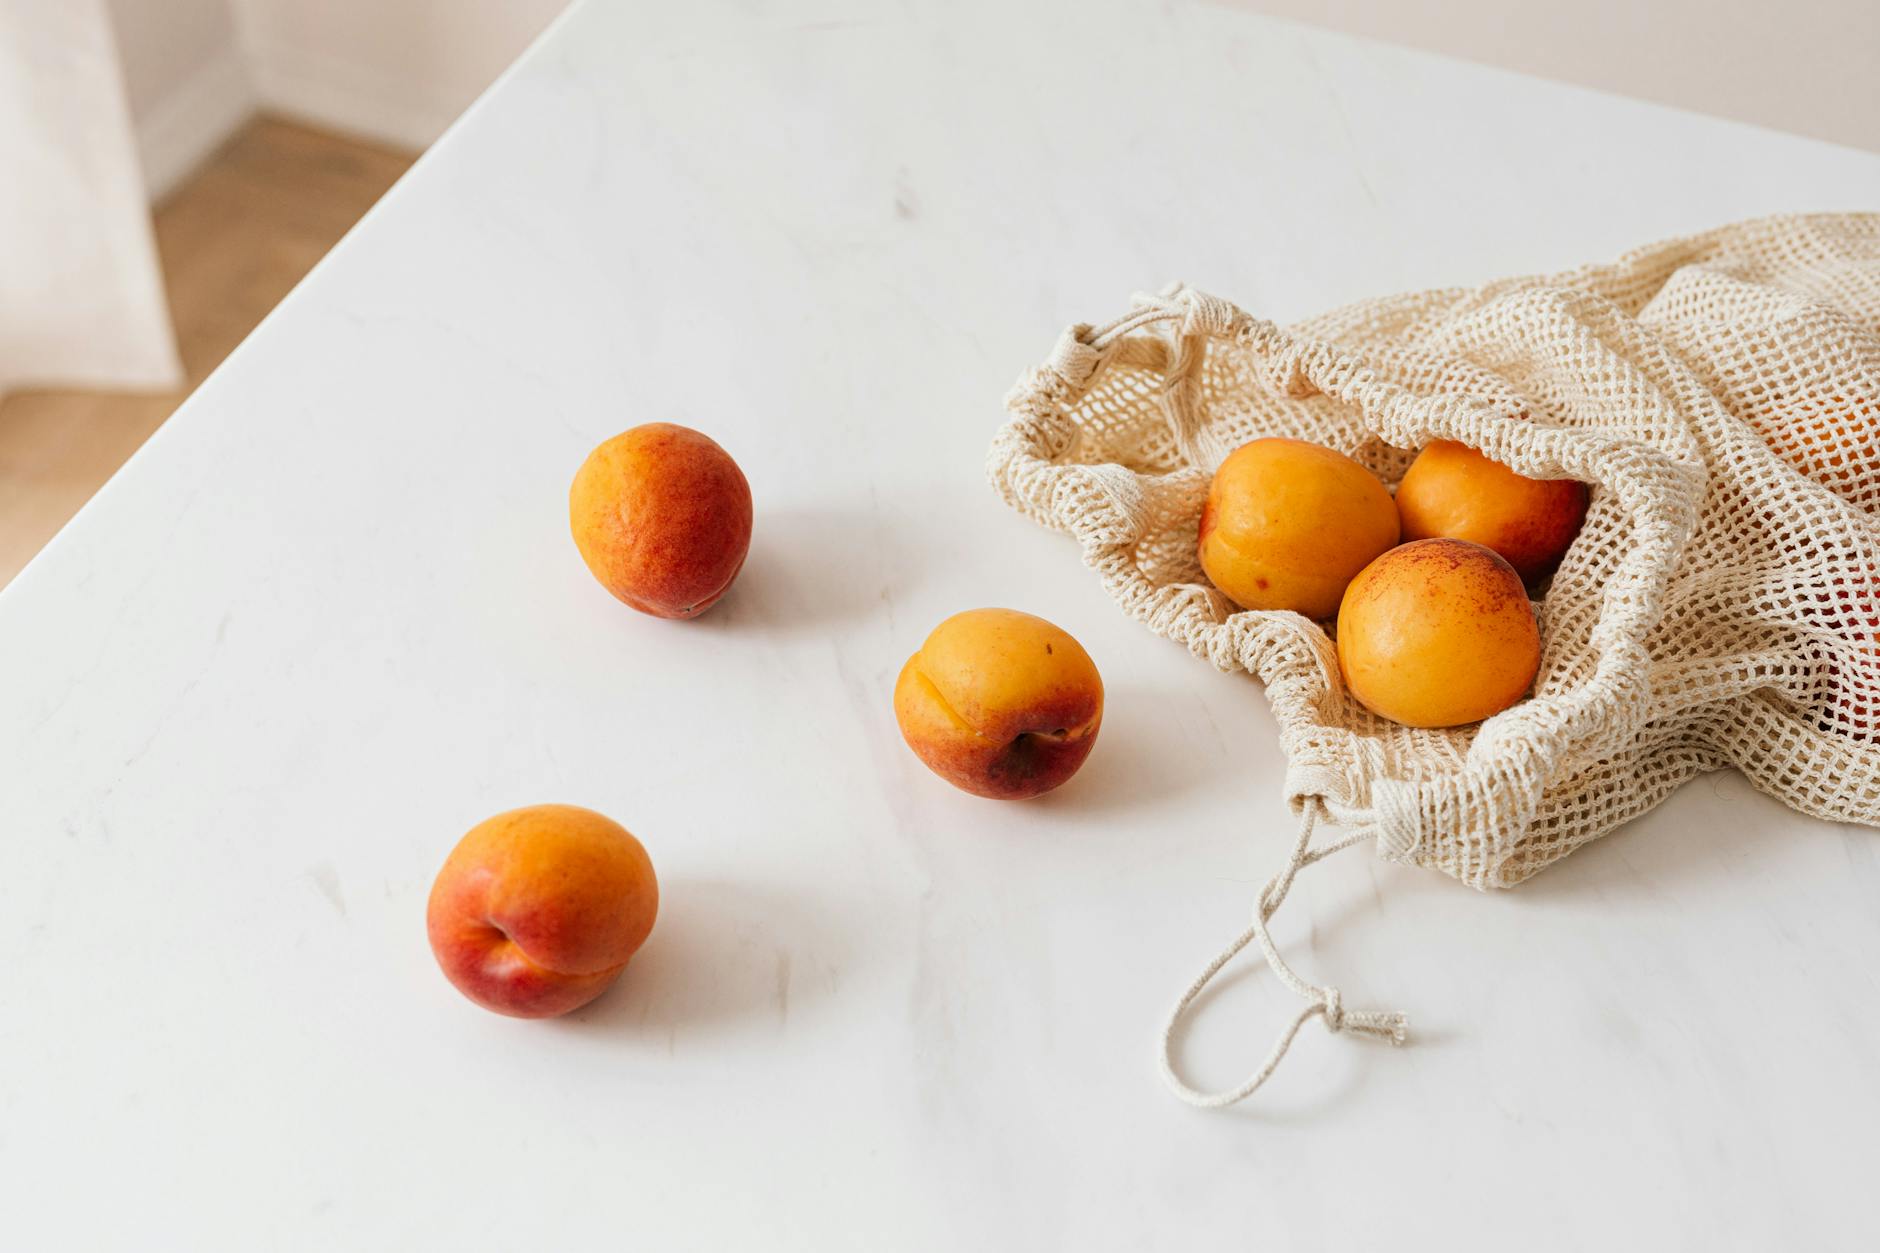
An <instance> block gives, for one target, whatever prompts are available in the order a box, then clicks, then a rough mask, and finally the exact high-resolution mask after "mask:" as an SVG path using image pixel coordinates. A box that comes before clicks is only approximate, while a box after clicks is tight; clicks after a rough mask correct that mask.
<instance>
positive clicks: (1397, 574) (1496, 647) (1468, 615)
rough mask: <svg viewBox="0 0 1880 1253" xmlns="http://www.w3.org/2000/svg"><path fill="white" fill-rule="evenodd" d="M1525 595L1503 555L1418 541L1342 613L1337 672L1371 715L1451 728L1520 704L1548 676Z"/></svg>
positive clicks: (1382, 564)
mask: <svg viewBox="0 0 1880 1253" xmlns="http://www.w3.org/2000/svg"><path fill="white" fill-rule="evenodd" d="M1540 661H1541V637H1540V630H1539V628H1537V627H1536V626H1535V624H1534V607H1533V606H1532V605H1531V604H1530V603H1529V602H1528V598H1527V589H1526V588H1525V587H1524V586H1523V585H1522V583H1521V576H1520V575H1518V574H1516V573H1515V570H1514V567H1513V566H1511V565H1509V564H1508V563H1507V561H1505V560H1504V559H1503V558H1502V557H1501V556H1500V555H1499V554H1497V553H1496V552H1494V551H1493V550H1492V549H1489V548H1485V547H1483V546H1482V545H1480V544H1472V543H1470V542H1468V541H1467V540H1457V539H1425V540H1415V541H1413V542H1411V543H1408V544H1405V545H1403V546H1402V547H1399V548H1393V549H1391V550H1390V551H1389V552H1387V553H1385V554H1384V555H1383V556H1382V557H1379V558H1378V559H1377V560H1376V561H1373V562H1372V563H1371V564H1370V565H1368V566H1366V567H1365V568H1364V569H1363V571H1361V572H1360V573H1359V575H1358V577H1357V578H1355V579H1353V580H1352V581H1351V586H1350V587H1348V588H1346V589H1345V598H1344V603H1343V604H1341V605H1340V606H1339V608H1338V668H1339V669H1340V670H1341V671H1342V672H1343V673H1344V676H1345V686H1346V688H1347V689H1349V690H1350V692H1351V694H1352V695H1353V696H1355V697H1356V698H1357V699H1358V701H1359V702H1360V703H1362V704H1363V705H1364V706H1365V707H1366V708H1368V709H1370V710H1371V711H1372V712H1373V713H1378V714H1382V715H1383V716H1384V717H1386V718H1390V719H1392V720H1393V721H1396V722H1401V723H1403V724H1404V725H1405V726H1411V727H1453V726H1461V725H1463V724H1464V723H1469V722H1476V721H1479V720H1481V719H1483V718H1486V717H1488V716H1490V715H1491V714H1496V713H1500V712H1501V711H1502V710H1504V709H1506V708H1508V706H1510V705H1512V704H1514V703H1515V702H1516V701H1518V700H1520V699H1521V697H1522V696H1523V695H1524V694H1525V693H1526V692H1527V690H1528V687H1529V686H1530V685H1531V684H1532V683H1533V682H1534V674H1535V672H1536V671H1537V670H1538V669H1539V668H1540Z"/></svg>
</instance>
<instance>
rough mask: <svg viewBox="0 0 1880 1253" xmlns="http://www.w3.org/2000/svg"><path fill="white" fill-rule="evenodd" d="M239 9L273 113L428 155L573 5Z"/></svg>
mask: <svg viewBox="0 0 1880 1253" xmlns="http://www.w3.org/2000/svg"><path fill="white" fill-rule="evenodd" d="M681 2H683V0H681ZM233 3H234V6H235V13H236V16H237V19H238V21H239V22H240V25H241V30H242V37H243V42H244V44H245V46H246V47H247V50H248V54H249V58H250V65H251V66H252V67H253V72H254V77H255V82H256V84H257V86H258V87H259V88H260V94H261V99H262V101H263V103H264V104H265V105H266V107H268V108H270V109H273V110H276V111H279V112H282V113H286V114H290V115H293V116H297V117H302V118H305V119H307V120H308V121H311V122H316V123H319V124H321V125H324V126H329V127H333V128H335V129H338V130H342V131H350V132H353V133H355V134H359V135H363V136H366V137H369V138H373V139H379V140H384V141H386V142H389V143H393V144H398V145H400V146H403V147H409V148H423V147H424V146H426V145H428V144H429V143H430V142H431V141H432V140H434V139H436V138H437V137H438V135H440V134H441V133H443V130H444V128H445V127H446V126H448V125H449V124H450V123H451V121H452V120H454V119H455V118H456V116H457V115H458V114H459V113H461V112H463V110H464V108H465V106H467V105H468V104H469V103H470V102H471V101H472V100H474V99H476V97H477V95H478V94H479V93H480V92H481V91H482V90H483V89H484V88H485V87H487V86H489V84H490V82H491V81H492V80H494V79H495V77H496V76H497V75H498V74H499V73H501V72H502V71H503V70H504V69H505V68H506V67H507V66H508V65H509V63H510V62H511V61H513V60H515V59H516V57H517V55H518V54H520V53H521V52H522V50H523V49H524V48H525V47H527V46H528V44H529V41H530V40H531V39H533V38H534V37H535V36H536V35H537V34H539V33H540V32H541V31H542V29H543V28H544V27H546V26H547V25H548V24H549V22H550V21H551V20H553V18H554V17H555V15H556V14H558V13H560V12H561V10H562V9H564V8H566V7H567V3H568V0H233Z"/></svg>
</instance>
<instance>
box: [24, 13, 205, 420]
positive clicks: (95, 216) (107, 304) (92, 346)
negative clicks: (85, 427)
mask: <svg viewBox="0 0 1880 1253" xmlns="http://www.w3.org/2000/svg"><path fill="white" fill-rule="evenodd" d="M181 381H182V368H181V365H180V363H179V362H178V360H177V355H176V344H175V340H174V338H173V336H172V335H171V331H170V318H169V310H168V307H167V306H166V305H165V303H164V297H163V275H162V272H161V271H160V270H159V269H158V266H157V253H156V245H155V241H154V239H153V238H152V235H151V229H150V211H149V206H148V205H147V203H146V202H145V199H144V186H143V178H142V176H141V174H140V172H139V170H138V166H137V149H136V145H135V142H134V139H133V136H132V133H131V124H130V114H129V110H128V109H127V107H126V105H125V100H124V82H123V76H122V75H121V73H120V72H119V68H118V57H117V47H116V44H115V42H114V40H113V38H112V34H111V24H110V21H109V18H108V16H107V14H106V11H105V7H104V3H103V0H0V395H4V394H5V393H6V392H7V391H8V390H9V389H16V388H20V387H24V386H29V385H36V386H85V387H107V388H126V389H152V390H155V389H163V388H169V387H174V386H177V385H178V384H179V383H181Z"/></svg>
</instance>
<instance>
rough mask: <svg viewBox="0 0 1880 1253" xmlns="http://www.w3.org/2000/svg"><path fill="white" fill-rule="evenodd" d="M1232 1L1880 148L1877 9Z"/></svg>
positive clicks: (1654, 0) (1754, 0) (1660, 1)
mask: <svg viewBox="0 0 1880 1253" xmlns="http://www.w3.org/2000/svg"><path fill="white" fill-rule="evenodd" d="M1224 2H1225V3H1228V4H1231V5H1234V6H1237V7H1244V8H1249V9H1254V10H1256V11H1258V12H1262V13H1270V14H1273V15H1275V16H1279V17H1289V18H1296V19H1298V20H1299V21H1303V22H1312V23H1315V24H1317V25H1320V26H1328V27H1331V28H1333V29H1335V30H1341V31H1345V32H1347V33H1349V34H1353V35H1366V36H1369V37H1371V38H1374V39H1383V40H1388V41H1390V42H1392V43H1399V44H1405V45H1408V46H1410V47H1413V48H1425V49H1428V50H1429V51H1432V52H1443V53H1447V54H1449V55H1451V56H1457V57H1464V58H1467V59H1468V60H1471V61H1479V62H1481V63H1483V64H1485V65H1494V66H1500V67H1502V68H1503V69H1511V70H1522V71H1525V72H1527V73H1530V74H1539V75H1541V76H1543V77H1546V78H1552V79H1557V80H1560V81H1562V82H1569V83H1578V84H1580V85H1581V86H1585V87H1597V88H1600V89H1602V90H1605V91H1612V92H1617V93H1619V94H1621V95H1626V96H1634V97H1637V98H1639V99H1643V100H1656V101H1658V102H1660V103H1663V104H1672V105H1677V106H1679V107H1681V108H1686V109H1694V110H1696V111H1698V112H1700V113H1709V114H1713V115H1715V116H1718V117H1727V118H1734V119H1736V120H1738V121H1741V122H1754V123H1757V124H1759V125H1762V126H1772V127H1775V128H1776V129H1778V130H1786V131H1793V132H1795V133H1797V134H1801V135H1812V136H1814V137H1816V138H1818V139H1827V140H1832V141H1834V142H1836V143H1842V144H1848V145H1850V146H1853V147H1858V148H1865V149H1868V150H1870V151H1873V150H1880V73H1876V72H1875V68H1874V65H1875V60H1876V57H1877V56H1880V3H1875V0H1780V3H1770V2H1769V0H1572V3H1567V4H1556V3H1523V2H1522V0H1515V3H1512V4H1511V3H1509V2H1508V0H1224ZM1756 176H1757V172H1756V171H1753V170H1745V171H1744V177H1746V178H1753V177H1756ZM1849 207H1853V206H1849Z"/></svg>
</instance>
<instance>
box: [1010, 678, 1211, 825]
mask: <svg viewBox="0 0 1880 1253" xmlns="http://www.w3.org/2000/svg"><path fill="white" fill-rule="evenodd" d="M1168 699H1169V696H1168V693H1166V692H1158V691H1156V690H1155V689H1152V688H1139V687H1120V688H1119V687H1112V688H1110V689H1109V690H1108V691H1106V692H1105V693H1104V701H1103V725H1102V727H1101V728H1100V729H1099V730H1098V731H1097V744H1096V747H1095V748H1093V749H1091V750H1090V756H1089V758H1087V759H1086V760H1085V762H1084V764H1083V766H1082V767H1081V768H1080V769H1079V770H1078V771H1077V773H1076V774H1075V775H1073V776H1071V779H1070V781H1069V782H1067V783H1065V784H1063V785H1062V786H1060V787H1058V788H1057V789H1056V790H1054V791H1051V792H1046V793H1045V794H1044V795H1043V796H1040V797H1038V798H1037V799H1035V800H1031V801H1026V802H1024V803H1025V804H1026V805H1028V806H1036V807H1037V810H1038V812H1039V813H1041V814H1043V815H1045V816H1046V817H1047V818H1049V819H1051V820H1054V821H1055V820H1071V819H1078V820H1081V819H1085V818H1091V817H1095V816H1097V815H1110V814H1117V813H1124V812H1128V811H1131V810H1138V809H1149V808H1154V807H1157V806H1159V805H1161V804H1163V803H1164V802H1166V801H1167V800H1169V799H1170V798H1171V797H1175V796H1179V795H1181V794H1183V793H1185V792H1188V791H1191V790H1193V789H1194V788H1195V787H1197V786H1199V785H1201V784H1203V783H1206V782H1208V781H1209V780H1210V778H1211V776H1212V775H1213V774H1214V773H1216V772H1213V771H1211V770H1210V763H1209V761H1208V759H1207V758H1206V756H1205V755H1203V754H1201V753H1197V752H1196V751H1195V750H1194V748H1193V746H1192V745H1190V744H1189V743H1187V742H1186V740H1185V739H1184V738H1183V736H1182V734H1181V731H1180V728H1179V726H1178V725H1177V724H1176V723H1175V722H1174V720H1173V719H1171V718H1168V717H1163V716H1159V712H1158V708H1157V703H1158V702H1160V701H1165V700H1168Z"/></svg>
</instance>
